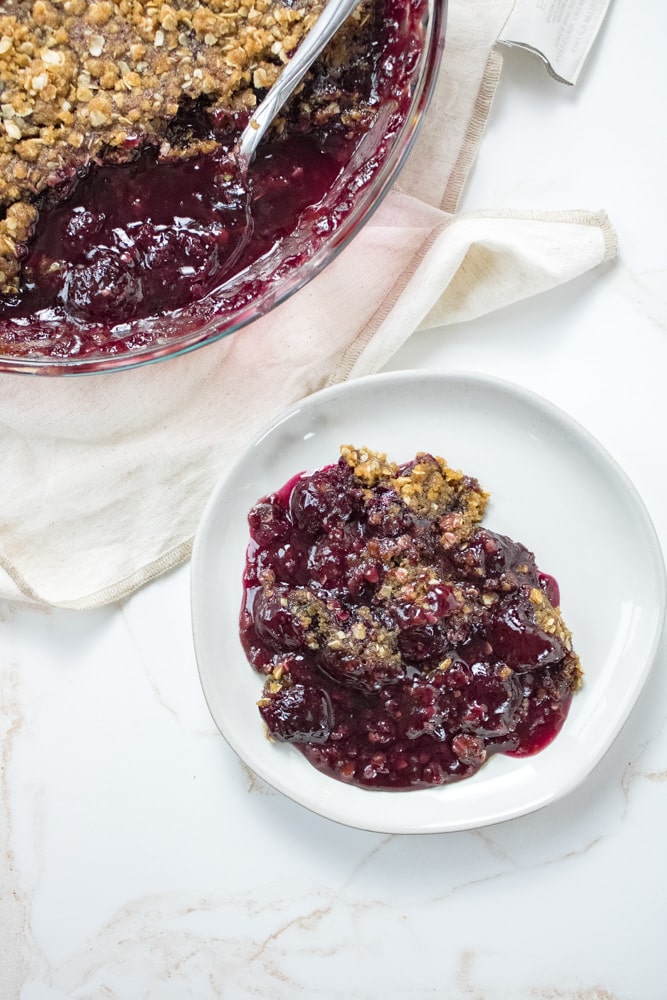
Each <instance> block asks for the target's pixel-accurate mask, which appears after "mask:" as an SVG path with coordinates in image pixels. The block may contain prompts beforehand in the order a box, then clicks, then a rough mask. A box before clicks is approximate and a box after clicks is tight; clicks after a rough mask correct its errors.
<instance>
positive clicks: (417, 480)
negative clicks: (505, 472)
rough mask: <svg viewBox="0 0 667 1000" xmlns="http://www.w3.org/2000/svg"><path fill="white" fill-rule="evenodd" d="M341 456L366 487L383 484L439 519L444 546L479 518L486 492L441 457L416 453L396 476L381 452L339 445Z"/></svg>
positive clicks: (464, 533)
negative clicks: (409, 465) (405, 468)
mask: <svg viewBox="0 0 667 1000" xmlns="http://www.w3.org/2000/svg"><path fill="white" fill-rule="evenodd" d="M340 453H341V456H342V457H343V459H344V461H345V462H346V463H347V465H348V466H349V467H350V468H351V469H352V470H353V471H354V474H355V476H356V477H357V479H359V480H360V482H361V483H362V484H363V485H364V486H366V487H367V488H368V489H373V488H375V487H376V486H378V484H380V483H384V484H385V485H386V486H387V488H389V489H394V490H396V492H397V493H398V495H399V497H400V498H401V500H402V502H403V503H404V504H405V505H406V506H408V507H410V509H411V510H414V511H415V512H416V513H421V514H424V515H426V516H428V517H430V518H431V519H432V520H436V519H438V518H439V521H438V525H439V527H440V529H441V531H442V537H441V542H442V544H443V545H444V547H445V548H446V547H447V546H448V545H452V544H454V543H456V542H459V541H461V539H463V538H465V537H466V536H467V535H469V534H470V532H471V531H472V529H473V528H474V526H475V525H476V524H479V522H480V521H481V520H482V518H483V516H484V511H485V510H486V505H487V503H488V500H489V495H488V493H485V492H484V490H483V489H482V488H481V487H480V485H479V483H478V482H477V480H475V479H471V477H470V476H466V475H464V474H463V473H462V472H460V471H459V470H458V469H452V468H450V466H449V465H447V462H445V460H444V458H440V457H439V456H436V457H435V458H434V457H433V456H432V455H427V454H425V453H424V452H419V453H418V455H417V459H416V462H415V463H414V465H412V466H411V467H410V468H409V469H408V470H407V471H406V472H405V473H404V474H402V475H399V467H398V465H396V463H395V462H387V456H386V455H385V454H384V453H383V452H374V451H371V450H370V449H368V448H354V447H352V445H342V446H341V449H340Z"/></svg>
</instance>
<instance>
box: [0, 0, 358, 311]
mask: <svg viewBox="0 0 667 1000" xmlns="http://www.w3.org/2000/svg"><path fill="white" fill-rule="evenodd" d="M324 5H325V0H168V2H162V0H92V2H90V0H34V2H22V0H8V2H7V3H5V4H4V5H2V6H0V215H2V216H4V217H3V218H0V293H2V294H8V293H12V292H16V291H17V290H18V287H19V270H20V265H19V258H20V255H21V247H22V245H23V244H25V243H26V241H27V240H28V239H29V238H30V235H31V232H32V227H33V226H34V223H35V220H36V217H37V211H36V208H35V206H34V204H33V200H34V198H35V196H36V195H38V194H39V193H40V192H42V191H44V190H45V189H46V188H48V187H50V186H53V185H55V184H57V183H58V182H60V181H62V180H65V179H67V178H68V177H71V176H73V175H74V173H75V171H76V170H77V169H80V168H82V167H85V166H86V165H87V164H88V163H89V162H91V161H93V160H96V159H107V160H108V159H116V160H121V159H123V158H124V157H127V156H128V155H129V154H130V151H131V149H133V148H135V147H136V146H137V143H139V144H140V145H144V144H145V143H151V144H153V145H156V146H160V147H161V154H162V155H163V156H167V155H169V153H170V149H169V143H168V142H167V138H166V136H167V129H168V125H169V123H170V122H171V121H172V120H173V118H174V117H175V116H176V115H177V113H178V111H179V108H181V107H182V106H184V105H185V104H189V103H190V102H192V101H196V100H197V99H199V98H203V99H205V100H206V101H207V103H208V104H209V105H210V107H211V108H228V109H229V110H231V111H237V110H243V109H252V108H253V107H254V106H255V104H256V99H257V98H256V91H257V90H263V89H265V88H268V87H270V86H271V84H272V83H273V82H274V80H275V78H276V76H277V75H278V73H279V71H280V69H281V67H282V65H283V64H284V63H285V62H287V61H288V60H289V57H290V55H291V54H292V53H293V51H294V50H295V49H296V47H297V45H298V44H299V42H300V40H301V38H302V37H303V36H304V34H305V33H306V32H307V31H308V30H309V29H310V27H311V26H312V24H313V22H314V20H315V19H316V18H317V16H318V15H319V13H320V12H321V10H322V8H323V6H324ZM367 6H368V4H367V3H363V4H362V5H361V6H360V8H359V9H358V10H357V12H356V13H355V15H353V17H354V18H356V19H357V22H358V21H359V20H360V19H361V18H363V17H365V16H367V15H366V14H365V13H364V10H365V8H367ZM349 31H350V33H352V32H353V31H354V21H353V22H352V23H351V24H350V25H349ZM198 149H199V147H196V149H195V151H198ZM180 152H181V153H182V152H183V151H182V150H181V151H180Z"/></svg>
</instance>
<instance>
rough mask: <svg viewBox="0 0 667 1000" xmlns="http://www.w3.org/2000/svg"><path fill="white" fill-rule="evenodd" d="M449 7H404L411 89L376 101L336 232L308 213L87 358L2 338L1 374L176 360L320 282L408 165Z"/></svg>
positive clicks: (348, 173)
mask: <svg viewBox="0 0 667 1000" xmlns="http://www.w3.org/2000/svg"><path fill="white" fill-rule="evenodd" d="M400 9H402V8H400ZM446 9H447V4H446V0H420V2H419V3H416V4H407V5H405V11H406V13H405V18H406V21H405V24H403V25H402V26H399V25H398V24H397V25H396V27H397V30H399V31H402V32H405V37H406V42H405V44H406V50H405V52H406V55H405V57H404V61H405V66H407V67H408V69H407V70H406V71H405V73H404V76H403V77H402V79H404V80H405V86H404V87H403V89H402V90H401V91H400V93H399V94H398V95H397V96H396V100H395V102H394V101H389V102H384V103H381V104H380V107H379V109H378V112H377V115H376V117H375V118H374V120H373V122H372V124H371V126H370V127H369V128H368V130H367V131H366V132H365V133H364V134H363V135H362V137H361V138H360V140H359V142H358V143H357V145H356V148H355V149H354V152H353V154H352V158H351V159H350V160H349V162H348V163H347V165H346V166H345V167H344V168H343V169H342V170H341V172H340V173H339V174H338V176H337V177H336V180H335V181H334V183H333V186H332V187H331V189H330V190H329V193H328V194H327V195H326V196H325V199H324V203H325V205H324V207H325V209H326V208H327V206H329V205H330V206H332V210H331V211H328V212H327V217H328V218H329V217H331V216H333V215H335V218H336V221H335V224H334V225H333V226H331V225H329V226H328V227H324V226H323V227H321V228H322V230H323V231H322V232H316V231H315V228H316V227H315V226H314V225H313V221H312V213H311V216H310V218H309V217H308V213H307V212H306V213H304V214H303V217H301V218H300V221H299V222H298V223H297V226H296V229H295V230H294V231H293V232H291V234H289V235H288V236H286V237H285V238H284V239H281V241H280V243H279V245H278V246H277V247H274V248H273V250H271V251H269V252H268V253H265V254H264V255H263V256H261V257H260V258H258V260H256V261H255V262H254V263H253V264H250V265H249V266H247V267H246V268H245V269H244V270H242V271H241V272H240V273H239V274H237V275H234V276H233V277H231V278H230V279H229V280H228V281H227V282H226V284H225V285H223V286H222V287H221V288H219V289H216V290H215V291H213V292H211V293H210V294H208V295H207V296H206V297H204V298H203V299H201V300H200V301H199V302H196V303H193V304H191V305H189V306H185V307H183V308H181V309H178V310H175V311H173V312H166V313H162V314H160V315H158V316H152V317H148V318H146V319H136V320H131V321H130V322H129V323H128V324H124V328H123V330H122V331H121V333H120V334H118V336H117V337H116V331H115V329H114V331H113V336H112V338H111V339H110V340H107V341H105V342H102V343H101V344H100V346H99V347H95V348H93V349H92V350H91V349H87V350H86V351H85V353H84V352H83V351H77V349H76V348H75V349H74V350H73V351H69V352H68V351H67V350H66V349H64V348H63V349H62V350H60V351H58V350H53V345H49V344H45V346H43V347H42V346H40V340H39V338H33V339H32V340H30V343H29V346H26V343H27V340H28V338H27V337H26V343H21V338H20V336H19V337H17V338H15V344H12V342H11V338H5V337H3V336H1V335H0V372H19V373H21V372H23V373H30V374H40V375H63V374H84V373H93V372H111V371H118V370H122V369H127V368H131V367H135V366H138V365H143V364H146V363H149V362H154V361H158V360H160V359H164V358H169V357H173V356H176V355H180V354H183V353H185V352H187V351H191V350H193V349H194V348H198V347H202V346H203V345H205V344H209V343H211V342H213V341H217V340H219V339H220V338H222V337H225V336H227V335H229V334H231V333H233V332H234V331H236V330H238V329H240V328H241V327H243V326H246V325H247V324H249V323H251V322H252V321H254V320H256V319H259V318H261V317H263V316H265V315H266V314H267V313H269V312H270V311H271V310H272V309H274V308H275V307H276V306H278V305H279V304H280V303H282V302H284V301H285V299H287V298H288V297H289V296H290V295H292V294H293V293H294V292H296V291H297V290H298V289H300V288H302V287H303V286H304V285H305V284H306V283H307V282H309V281H310V280H311V279H313V278H314V277H315V276H316V275H318V274H319V273H320V272H321V271H322V270H323V269H324V268H326V267H327V265H328V264H329V263H330V262H331V261H332V260H333V259H334V258H335V257H336V256H337V254H338V253H339V252H340V251H341V250H342V249H343V247H344V246H346V245H347V243H348V242H349V241H350V240H351V239H352V238H353V237H354V236H355V234H356V233H358V232H359V230H360V229H361V228H362V227H363V226H364V224H365V223H366V222H367V221H368V219H369V218H370V217H371V215H372V213H373V211H374V210H375V209H376V208H377V206H378V204H379V203H380V202H381V200H382V198H383V197H384V196H385V194H386V193H387V192H388V190H389V189H390V187H391V185H392V183H393V182H394V181H395V179H396V177H397V174H398V173H399V171H400V170H401V168H402V166H403V164H404V163H405V160H406V158H407V155H408V153H409V151H410V149H411V147H412V144H413V141H414V139H415V137H416V134H417V131H418V129H419V127H420V124H421V122H422V119H423V116H424V113H425V111H426V109H427V107H428V104H429V101H430V98H431V95H432V92H433V89H434V86H435V82H436V78H437V74H438V70H439V67H440V63H441V60H442V53H443V48H444V38H445V24H446ZM409 12H411V13H409ZM415 12H417V15H415ZM410 19H412V20H410ZM401 38H402V36H401ZM401 45H403V41H402V40H401ZM410 53H411V54H410ZM339 205H343V206H344V211H342V212H339V211H338V210H337V208H336V212H334V210H333V208H334V207H336V206H339ZM304 247H305V248H306V250H305V251H304ZM232 300H233V306H230V305H229V303H230V301H232ZM1 332H2V331H0V334H1ZM127 342H130V344H131V347H130V348H128V347H127V346H126V344H127Z"/></svg>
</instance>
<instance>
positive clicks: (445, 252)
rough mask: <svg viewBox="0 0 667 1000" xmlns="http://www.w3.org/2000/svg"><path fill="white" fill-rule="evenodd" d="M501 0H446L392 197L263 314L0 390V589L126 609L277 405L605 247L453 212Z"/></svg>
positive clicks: (590, 239)
mask: <svg viewBox="0 0 667 1000" xmlns="http://www.w3.org/2000/svg"><path fill="white" fill-rule="evenodd" d="M511 6H512V4H511V0H452V2H451V4H450V15H449V25H448V37H447V51H446V59H445V62H444V67H443V72H442V73H441V76H440V80H439V82H438V87H437V92H436V94H435V96H434V100H433V104H432V106H431V108H430V110H429V113H428V116H427V120H426V122H425V124H424V128H423V130H422V132H421V134H420V137H419V140H418V142H417V144H416V146H415V149H414V151H413V154H412V156H411V158H410V161H409V163H408V164H407V166H406V168H405V170H404V172H403V173H402V175H401V179H400V185H399V186H397V187H396V189H395V190H393V191H392V192H391V193H390V195H389V196H388V197H387V198H386V199H385V201H384V203H383V205H382V206H381V207H380V209H379V210H378V211H377V212H376V214H375V215H374V217H373V219H372V220H371V222H370V223H369V224H368V225H367V226H366V227H365V229H364V230H363V231H362V232H361V233H360V234H359V236H358V237H357V238H356V239H355V240H354V241H353V243H352V244H350V246H349V247H348V248H347V249H346V250H345V251H344V252H343V253H342V254H341V255H340V256H339V257H338V258H337V259H336V260H335V261H334V263H333V264H331V265H330V266H329V268H328V269H327V270H326V271H325V272H324V273H322V274H321V275H320V276H319V277H318V278H317V279H315V280H314V281H313V282H311V284H310V285H308V286H307V287H306V288H305V289H303V290H302V291H301V292H299V293H298V294H297V295H295V296H293V297H292V298H291V299H290V300H289V301H288V302H286V303H285V304H284V305H282V306H281V307H279V308H278V309H276V310H275V311H274V312H273V313H272V314H271V315H270V316H268V317H266V318H265V319H263V320H261V321H259V322H257V323H255V324H253V325H252V326H251V327H248V328H246V329H245V330H242V331H240V332H239V333H237V334H235V335H234V336H233V337H230V338H227V339H226V340H224V341H221V342H220V343H218V344H214V345H211V346H209V347H206V348H204V349H201V350H198V351H195V352H194V353H192V354H190V355H187V356H185V357H182V358H176V359H174V360H170V361H168V362H161V363H159V364H157V365H151V366H148V367H145V368H140V369H137V370H134V371H129V372H120V373H115V374H112V375H106V376H104V375H102V376H97V375H95V376H88V377H81V378H76V379H71V378H65V379H45V378H38V377H35V378H29V377H22V376H13V375H5V376H3V377H2V378H1V379H0V454H2V460H3V489H2V494H1V496H0V596H2V597H6V598H9V599H15V600H23V601H29V602H33V603H38V604H42V605H45V604H46V605H56V606H60V607H67V608H88V607H96V606H99V605H102V604H105V603H108V602H110V601H114V600H117V599H119V598H122V597H123V596H125V595H127V594H129V593H131V592H132V591H133V590H135V589H136V588H138V587H139V586H141V585H142V584H144V583H146V582H147V581H149V580H151V579H153V578H154V577H156V576H157V575H159V574H160V573H163V572H164V571H165V570H167V569H169V568H170V567H172V566H174V565H176V564H177V563H179V562H181V561H182V560H184V559H186V558H187V557H188V555H189V553H190V547H191V539H192V535H193V533H194V531H195V529H196V527H197V523H198V520H199V517H200V515H201V511H202V509H203V506H204V504H205V502H206V499H207V497H208V495H209V493H210V491H211V489H212V487H213V484H214V483H215V480H216V479H217V478H218V477H219V475H220V474H221V472H222V471H223V470H224V469H225V468H227V467H228V465H229V464H230V462H232V461H233V460H234V458H235V456H236V455H238V453H239V451H240V450H241V449H242V448H243V446H244V444H245V443H246V442H247V441H248V440H249V439H250V438H251V437H252V435H254V433H255V432H256V431H257V430H258V428H259V427H260V426H261V425H262V424H264V423H266V422H267V421H268V420H269V419H270V418H271V417H272V416H273V415H275V414H276V413H277V412H278V411H280V410H281V409H283V408H284V407H285V406H287V405H289V404H291V403H293V402H295V401H296V400H298V399H300V398H303V397H304V396H305V395H307V394H309V393H311V392H313V391H315V390H317V389H319V388H321V387H322V386H324V385H327V384H331V383H334V382H338V381H341V380H343V379H346V378H351V377H355V376H359V375H363V374H367V373H369V372H373V371H377V370H378V368H380V367H381V366H382V365H383V364H384V363H385V362H386V361H387V360H388V359H389V358H390V357H391V355H392V354H393V353H394V352H395V351H396V350H397V348H398V347H399V346H400V345H401V344H402V343H403V342H404V341H405V340H406V338H407V337H409V336H410V334H411V333H412V332H413V331H414V330H416V329H417V328H418V327H420V326H436V325H441V324H444V323H451V322H459V321H461V320H465V319H470V318H472V317H475V316H479V315H481V314H483V313H486V312H488V311H490V310H492V309H496V308H498V307H500V306H503V305H506V304H508V303H510V302H513V301H516V300H518V299H521V298H524V297H526V296H529V295H534V294H536V293H538V292H541V291H544V290H545V289H548V288H551V287H554V286H555V285H558V284H560V283H561V282H565V281H568V280H570V279H571V278H573V277H575V276H577V275H579V274H581V273H583V272H584V271H586V270H588V269H589V268H592V267H595V266H596V265H598V264H600V263H601V262H603V261H605V260H607V259H609V258H610V257H612V256H613V255H614V253H615V238H614V235H613V232H612V230H611V228H610V226H609V224H608V222H607V220H606V218H605V216H604V215H602V214H595V213H586V212H569V213H567V212H566V213H562V212H560V213H518V212H475V213H470V214H467V215H454V214H453V213H454V212H455V210H456V205H457V201H458V197H459V194H460V191H461V187H462V185H463V182H464V180H465V177H466V174H467V171H468V168H469V166H470V164H471V162H472V160H473V157H474V155H475V152H476V149H477V145H478V142H479V139H480V137H481V133H482V130H483V126H484V122H485V120H486V115H487V112H488V109H489V105H490V102H491V99H492V96H493V93H494V90H495V87H496V84H497V81H498V76H499V72H500V65H501V62H500V57H499V55H498V54H497V53H496V51H495V49H494V42H495V39H496V37H497V35H498V32H499V30H500V28H501V26H502V24H503V23H504V21H505V19H506V17H507V14H508V12H509V9H510V7H511Z"/></svg>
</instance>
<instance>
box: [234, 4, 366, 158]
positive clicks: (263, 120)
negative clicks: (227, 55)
mask: <svg viewBox="0 0 667 1000" xmlns="http://www.w3.org/2000/svg"><path fill="white" fill-rule="evenodd" d="M358 5H359V0H329V2H328V3H327V5H326V7H325V8H324V10H323V11H322V13H321V14H320V16H319V17H318V19H317V21H316V22H315V24H314V25H313V27H312V28H311V29H310V31H309V32H308V34H307V35H306V37H305V38H304V40H303V41H302V42H301V44H300V45H299V47H298V49H297V50H296V53H295V55H294V56H293V57H292V58H291V59H290V61H289V62H288V63H287V65H286V66H285V68H284V69H283V70H282V71H281V73H280V76H279V77H278V79H277V80H276V82H275V83H274V84H273V86H272V87H271V89H270V90H269V92H268V93H267V95H266V97H265V98H264V100H263V101H262V102H261V103H260V105H259V106H258V107H257V108H256V110H255V113H254V114H253V116H252V118H251V119H250V121H249V123H248V124H247V125H246V127H245V129H244V130H243V134H242V135H241V139H240V142H239V147H238V156H239V159H240V160H241V162H243V163H245V164H249V163H250V162H251V161H252V158H253V156H254V155H255V151H256V149H257V146H258V145H259V142H260V140H261V139H262V137H263V135H264V133H265V132H266V130H267V128H268V127H269V125H270V124H271V122H272V121H273V119H274V118H275V116H276V115H277V113H278V112H279V111H280V109H281V107H282V106H283V104H284V103H285V101H286V100H287V98H288V97H289V96H290V94H291V93H292V91H293V90H294V89H295V87H297V86H298V84H299V83H301V81H302V80H303V78H304V76H305V75H306V73H307V72H308V70H309V69H310V67H311V66H312V64H313V63H314V62H315V60H316V59H317V57H318V56H319V54H320V52H321V51H322V49H323V48H324V47H325V45H326V44H327V42H329V41H331V39H332V38H333V36H334V35H335V34H336V32H337V31H338V29H339V28H340V26H341V25H342V24H343V22H344V21H345V20H347V18H348V17H349V16H350V14H351V13H352V11H353V10H354V9H355V7H357V6H358Z"/></svg>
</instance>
